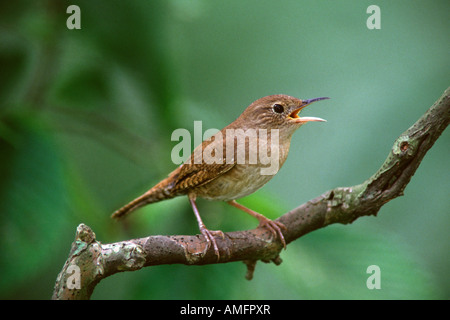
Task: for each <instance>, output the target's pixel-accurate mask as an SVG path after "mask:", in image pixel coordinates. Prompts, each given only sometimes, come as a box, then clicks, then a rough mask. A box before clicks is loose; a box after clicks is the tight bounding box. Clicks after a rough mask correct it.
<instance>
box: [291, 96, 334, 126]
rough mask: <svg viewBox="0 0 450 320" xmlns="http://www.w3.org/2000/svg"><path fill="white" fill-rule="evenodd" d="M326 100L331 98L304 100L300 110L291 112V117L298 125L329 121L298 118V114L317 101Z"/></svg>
mask: <svg viewBox="0 0 450 320" xmlns="http://www.w3.org/2000/svg"><path fill="white" fill-rule="evenodd" d="M326 99H330V98H327V97H322V98H314V99H308V100H302V105H301V106H300V108H298V109H295V110H294V111H293V112H291V114H290V115H289V117H290V118H291V119H292V120H294V121H295V122H296V123H306V122H309V121H327V120H324V119H322V118H317V117H299V116H298V113H299V112H300V111H301V110H302V109H303V108H305V107H307V106H309V105H310V104H311V103H313V102H316V101H320V100H326Z"/></svg>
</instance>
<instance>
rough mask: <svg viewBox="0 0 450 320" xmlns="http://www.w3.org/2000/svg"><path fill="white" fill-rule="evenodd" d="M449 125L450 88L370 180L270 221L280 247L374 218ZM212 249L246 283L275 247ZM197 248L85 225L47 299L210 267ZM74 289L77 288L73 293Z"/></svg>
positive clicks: (261, 241) (261, 240)
mask: <svg viewBox="0 0 450 320" xmlns="http://www.w3.org/2000/svg"><path fill="white" fill-rule="evenodd" d="M449 122H450V88H448V89H447V90H446V91H445V92H444V94H443V95H442V96H441V97H440V98H439V100H438V101H436V102H435V103H434V104H433V106H432V107H431V108H430V109H429V110H428V111H427V112H426V113H425V114H424V115H423V116H422V117H421V118H420V119H419V120H418V121H417V122H416V123H415V124H414V125H413V126H412V127H410V128H409V129H408V130H406V131H405V132H404V133H403V134H402V135H401V136H400V137H399V138H398V139H397V140H396V141H395V142H394V145H393V147H392V149H391V151H390V153H389V155H388V157H387V159H386V160H385V162H384V163H383V165H382V166H381V168H380V169H379V170H378V171H377V172H376V173H375V174H374V175H373V176H372V177H370V178H369V179H367V180H366V181H364V182H363V183H362V184H359V185H356V186H352V187H339V188H335V189H333V190H330V191H327V192H325V193H324V194H322V195H320V196H319V197H317V198H315V199H313V200H310V201H308V202H306V203H305V204H303V205H301V206H299V207H297V208H295V209H293V210H291V211H289V212H288V213H286V214H284V215H283V216H281V217H280V218H278V219H277V220H278V221H279V222H281V223H283V224H284V225H285V226H286V227H287V229H286V230H284V231H283V235H284V237H285V239H286V242H287V243H290V242H292V241H294V240H296V239H298V238H299V237H301V236H303V235H305V234H307V233H309V232H311V231H314V230H316V229H319V228H323V227H326V226H327V225H330V224H333V223H342V224H347V223H351V222H353V221H354V220H356V219H357V218H359V217H362V216H367V215H376V214H377V213H378V211H379V210H380V208H381V207H382V206H383V205H384V204H385V203H387V202H388V201H390V200H392V199H394V198H396V197H398V196H401V195H403V190H404V189H405V187H406V185H407V184H408V183H409V181H410V180H411V178H412V176H413V175H414V173H415V171H416V169H417V168H418V166H419V164H420V162H421V161H422V159H423V157H424V156H425V154H426V153H427V151H428V150H429V149H430V148H431V147H432V146H433V144H434V143H435V141H436V140H437V139H438V138H439V136H440V135H441V133H442V132H443V131H444V130H445V128H446V127H447V126H448V124H449ZM217 244H218V247H219V250H220V261H219V263H225V262H232V261H243V262H245V264H246V265H247V268H248V272H247V275H246V277H247V279H251V278H252V275H253V270H254V268H255V264H256V261H258V260H261V261H264V262H270V261H272V262H274V263H276V264H280V263H281V259H280V258H279V253H280V251H281V250H282V247H283V246H282V244H281V243H280V242H279V241H278V239H272V235H271V233H270V232H269V231H267V229H264V228H256V229H253V230H246V231H237V232H228V233H226V234H225V237H224V238H223V239H220V238H219V239H217ZM205 245H206V242H205V241H204V239H203V236H201V235H195V236H149V237H146V238H141V239H133V240H127V241H121V242H116V243H111V244H101V243H100V242H99V241H97V240H96V238H95V234H94V232H93V231H92V230H91V229H90V228H89V227H88V226H86V225H84V224H80V225H79V226H78V228H77V232H76V237H75V241H74V242H73V243H72V249H71V251H70V254H69V258H68V259H67V261H66V263H65V265H64V267H63V269H62V271H61V272H60V274H59V275H58V277H57V280H56V284H55V289H54V293H53V299H89V298H90V296H91V294H92V292H93V290H94V288H95V286H96V285H97V283H99V282H100V280H102V279H104V278H106V277H108V276H110V275H112V274H115V273H117V272H122V271H134V270H138V269H141V268H143V267H148V266H153V265H161V264H174V263H178V264H186V265H204V264H212V263H217V256H216V255H215V254H214V250H212V249H211V250H209V251H208V252H207V253H206V255H204V256H202V252H203V250H204V248H205ZM74 265H75V266H77V267H78V268H79V269H78V270H79V275H80V277H78V278H77V277H76V276H77V275H76V273H73V272H74V271H73V268H71V266H74ZM77 279H78V280H79V283H78V285H76V284H77V283H76V280H77ZM71 281H75V282H71ZM74 284H75V287H77V288H79V289H76V288H75V289H73V287H74ZM71 288H72V289H71Z"/></svg>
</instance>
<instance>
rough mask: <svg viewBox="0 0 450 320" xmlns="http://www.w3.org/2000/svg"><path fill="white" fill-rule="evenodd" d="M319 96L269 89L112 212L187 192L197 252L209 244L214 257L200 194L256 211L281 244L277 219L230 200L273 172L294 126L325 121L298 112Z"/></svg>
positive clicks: (248, 191)
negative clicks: (199, 243)
mask: <svg viewBox="0 0 450 320" xmlns="http://www.w3.org/2000/svg"><path fill="white" fill-rule="evenodd" d="M324 99H328V98H326V97H324V98H315V99H309V100H300V99H297V98H294V97H291V96H287V95H271V96H267V97H264V98H261V99H258V100H256V101H255V102H253V103H252V104H251V105H250V106H248V107H247V109H245V110H244V112H243V113H242V114H241V115H240V116H239V117H238V118H237V119H236V120H235V121H233V122H232V123H231V124H229V125H228V126H226V127H225V128H223V129H222V130H221V131H220V132H218V133H217V134H215V135H213V136H212V137H211V138H210V139H207V140H205V141H203V143H202V144H201V145H199V146H198V147H197V148H195V149H194V151H193V153H192V154H191V156H190V157H189V158H188V159H187V160H186V162H185V163H184V164H182V165H181V166H179V167H178V168H177V169H175V170H174V171H173V172H172V173H170V174H169V176H168V177H167V178H166V179H164V180H162V181H161V182H159V183H158V184H157V185H155V186H154V187H153V188H151V189H150V190H148V191H147V192H146V193H144V194H143V195H141V196H140V197H138V198H136V199H135V200H133V201H131V202H130V203H128V204H127V205H125V206H124V207H122V208H121V209H119V210H117V211H116V212H114V213H113V215H112V217H113V218H121V217H123V216H124V215H126V214H128V213H130V212H132V211H134V210H136V209H138V208H140V207H142V206H145V205H147V204H149V203H154V202H158V201H161V200H166V199H170V198H173V197H176V196H181V195H187V196H188V198H189V201H190V203H191V206H192V209H193V210H194V214H195V216H196V218H197V221H198V225H199V229H200V232H201V233H202V235H203V236H204V237H205V240H206V241H207V244H206V248H205V251H204V252H203V254H206V252H207V251H208V250H209V248H210V247H211V244H212V245H213V247H214V252H215V254H216V256H217V258H218V259H220V254H219V249H218V246H217V243H216V240H215V238H214V236H215V235H220V236H221V237H222V238H223V237H224V234H223V232H222V231H212V230H208V229H207V228H206V227H205V225H204V223H203V221H202V219H201V217H200V214H199V212H198V209H197V205H196V203H195V200H196V199H197V197H200V198H204V199H208V200H221V201H227V202H228V203H229V204H230V205H232V206H234V207H236V208H239V209H241V210H243V211H245V212H247V213H248V214H250V215H252V216H254V217H256V218H257V219H258V220H259V225H260V226H264V227H266V228H267V229H268V230H270V232H271V233H272V234H273V236H275V237H276V236H278V237H279V238H280V241H281V243H282V244H283V246H284V248H286V241H285V239H284V236H283V233H282V231H281V229H285V228H286V227H285V226H284V225H283V224H282V223H280V222H277V221H272V220H270V219H269V218H266V217H265V216H263V215H262V214H260V213H258V212H255V211H253V210H250V209H248V208H246V207H244V206H243V205H241V204H239V203H237V202H236V201H235V200H236V199H239V198H242V197H245V196H247V195H249V194H251V193H253V192H255V191H256V190H258V189H259V188H261V187H262V186H263V185H264V184H266V183H267V182H268V181H269V180H270V179H272V178H273V176H274V175H275V174H276V173H277V172H278V170H279V169H280V168H281V166H282V165H283V164H284V162H285V161H286V158H287V156H288V152H289V147H290V143H291V138H292V135H293V133H294V132H295V130H297V129H298V128H299V127H300V126H302V125H303V124H305V123H307V122H310V121H325V120H323V119H321V118H316V117H299V115H298V114H299V112H300V111H301V110H302V109H303V108H304V107H306V106H308V105H309V104H311V103H313V102H315V101H319V100H324Z"/></svg>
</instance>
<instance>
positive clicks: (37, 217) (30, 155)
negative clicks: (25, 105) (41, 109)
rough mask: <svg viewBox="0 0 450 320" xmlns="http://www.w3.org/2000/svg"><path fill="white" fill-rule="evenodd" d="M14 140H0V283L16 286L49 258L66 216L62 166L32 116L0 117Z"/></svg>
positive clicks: (37, 270) (4, 285) (36, 272)
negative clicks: (0, 275) (0, 252)
mask: <svg viewBox="0 0 450 320" xmlns="http://www.w3.org/2000/svg"><path fill="white" fill-rule="evenodd" d="M2 122H3V124H4V125H6V126H8V127H9V128H10V130H11V131H13V132H14V143H13V144H12V143H11V142H9V141H6V140H3V139H1V140H0V154H1V180H0V190H1V193H0V197H1V198H0V212H1V217H0V221H1V223H0V228H1V229H0V233H1V238H0V239H1V247H2V257H3V258H2V260H1V265H0V269H1V271H2V277H1V279H0V288H1V289H2V291H3V290H5V288H8V287H11V286H13V285H14V286H18V285H20V284H21V283H23V282H24V281H26V280H27V279H29V278H30V277H31V276H33V275H36V274H38V273H39V272H41V271H42V269H43V268H44V267H45V266H47V265H48V264H49V263H51V261H52V255H53V253H54V252H55V251H56V250H57V248H58V247H59V245H60V242H59V239H60V235H61V234H60V232H61V230H62V229H64V226H65V225H66V224H67V222H68V220H67V217H66V214H67V203H66V200H67V194H66V190H65V185H64V180H65V179H64V175H63V166H62V160H61V157H60V155H59V154H58V150H57V148H56V147H55V144H54V142H53V141H52V139H51V138H50V136H49V135H48V133H47V132H46V129H45V127H44V126H43V125H42V123H40V122H39V120H38V119H37V118H35V115H33V114H30V115H21V116H18V115H10V116H8V117H4V118H3V119H2Z"/></svg>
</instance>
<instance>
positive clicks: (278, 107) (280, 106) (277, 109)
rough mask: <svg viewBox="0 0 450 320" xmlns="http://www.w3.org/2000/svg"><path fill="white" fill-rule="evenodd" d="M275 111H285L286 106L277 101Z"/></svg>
mask: <svg viewBox="0 0 450 320" xmlns="http://www.w3.org/2000/svg"><path fill="white" fill-rule="evenodd" d="M273 111H275V112H276V113H283V111H284V107H283V106H282V105H281V104H278V103H275V104H274V105H273Z"/></svg>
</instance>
